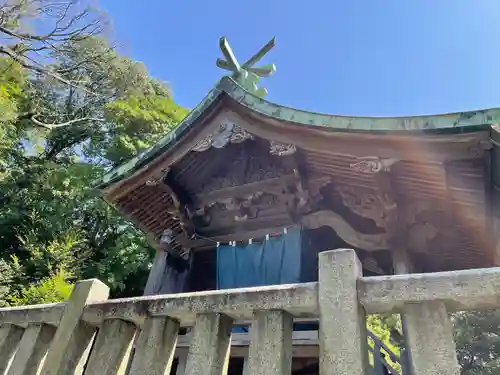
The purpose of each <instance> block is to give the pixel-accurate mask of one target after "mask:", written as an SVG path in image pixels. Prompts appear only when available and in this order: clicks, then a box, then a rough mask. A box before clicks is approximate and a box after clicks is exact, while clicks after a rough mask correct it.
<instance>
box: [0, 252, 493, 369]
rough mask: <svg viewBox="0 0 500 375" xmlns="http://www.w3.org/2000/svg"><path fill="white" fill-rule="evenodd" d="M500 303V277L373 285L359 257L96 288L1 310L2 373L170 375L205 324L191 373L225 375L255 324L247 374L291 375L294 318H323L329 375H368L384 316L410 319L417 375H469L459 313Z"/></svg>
mask: <svg viewBox="0 0 500 375" xmlns="http://www.w3.org/2000/svg"><path fill="white" fill-rule="evenodd" d="M499 295H500V269H495V268H492V269H482V270H471V271H460V272H444V273H434V274H412V275H399V276H383V277H362V274H361V266H360V264H359V262H358V259H357V257H356V254H355V252H354V251H353V250H335V251H328V252H323V253H321V254H320V256H319V281H318V282H314V283H305V284H293V285H280V286H271V287H261V288H249V289H235V290H222V291H211V292H202V293H188V294H175V295H163V296H148V297H139V298H131V299H119V300H107V297H108V288H107V287H106V286H105V285H104V284H102V283H101V282H99V281H97V280H86V281H81V282H78V283H77V284H76V286H75V289H74V291H73V293H72V295H71V297H70V299H69V301H68V302H67V303H58V304H49V305H39V306H26V307H19V308H17V307H16V308H6V309H0V324H1V325H0V374H8V375H13V374H16V375H18V374H19V375H20V374H29V375H31V374H42V375H49V374H50V375H56V374H58V375H67V374H75V373H76V374H82V373H85V374H87V375H96V374H99V375H107V374H125V373H127V372H128V373H130V374H148V375H152V374H162V375H164V374H168V373H169V371H170V368H171V366H172V361H173V358H174V354H175V348H176V343H177V336H178V332H179V328H180V327H193V330H192V333H191V340H190V343H189V350H188V355H187V363H186V368H185V371H186V374H189V375H191V374H193V375H194V374H210V375H218V374H223V373H224V372H225V371H226V370H227V363H228V357H229V351H230V346H231V345H230V341H231V329H232V327H233V325H234V324H235V323H238V324H251V328H250V346H249V350H248V360H247V367H246V371H245V372H246V373H248V374H261V375H266V374H269V375H271V374H273V375H278V374H280V375H289V374H290V373H291V359H292V324H293V321H294V318H295V319H298V318H307V319H309V318H311V319H317V318H319V321H320V331H319V362H320V373H322V374H325V375H326V374H334V375H346V374H349V375H362V374H363V375H364V374H368V373H369V372H368V371H369V369H368V367H369V360H368V353H369V351H368V348H367V334H366V327H365V319H364V318H365V314H375V313H403V314H404V315H405V316H406V323H407V327H406V328H407V329H406V331H407V334H408V337H407V342H408V345H409V348H408V349H409V351H410V352H411V355H410V356H409V357H410V361H411V366H412V373H413V375H430V374H447V375H450V374H459V369H458V364H457V359H456V354H455V344H454V341H453V330H452V325H451V323H450V320H449V317H448V313H449V312H451V311H456V310H465V309H474V310H476V309H483V308H497V307H499V305H500V303H499V302H500V300H499ZM132 346H134V347H135V350H134V355H133V358H131V359H130V357H131V356H130V353H131V348H132Z"/></svg>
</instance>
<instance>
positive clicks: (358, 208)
mask: <svg viewBox="0 0 500 375" xmlns="http://www.w3.org/2000/svg"><path fill="white" fill-rule="evenodd" d="M336 189H337V191H338V192H339V194H340V197H341V198H342V202H343V203H344V205H345V206H346V207H347V208H349V209H350V210H351V211H352V212H354V213H355V214H357V215H359V216H362V217H364V218H367V219H372V220H373V221H374V222H375V224H376V225H377V226H378V227H381V228H385V225H386V219H387V216H386V214H385V209H384V205H383V203H382V200H381V199H380V196H379V195H378V194H377V192H376V191H373V190H369V189H366V188H360V187H353V186H345V185H339V186H337V187H336Z"/></svg>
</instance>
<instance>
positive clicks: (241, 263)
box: [217, 228, 318, 332]
mask: <svg viewBox="0 0 500 375" xmlns="http://www.w3.org/2000/svg"><path fill="white" fill-rule="evenodd" d="M301 253H302V233H301V230H300V228H292V229H288V231H287V233H286V234H282V235H281V236H276V237H271V238H269V240H264V241H263V242H261V243H255V244H236V246H233V245H220V246H219V247H218V248H217V289H231V288H245V287H252V286H262V285H277V284H292V283H299V282H301V281H302V280H301V266H302V264H301V260H302V256H301ZM316 329H318V325H317V324H294V330H296V331H303V330H316ZM233 332H247V328H244V327H242V328H234V329H233Z"/></svg>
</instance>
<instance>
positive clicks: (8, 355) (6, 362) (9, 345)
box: [0, 324, 24, 374]
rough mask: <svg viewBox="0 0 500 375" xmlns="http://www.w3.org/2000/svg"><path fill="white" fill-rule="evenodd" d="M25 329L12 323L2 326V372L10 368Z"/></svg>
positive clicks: (0, 364) (0, 348) (0, 344)
mask: <svg viewBox="0 0 500 375" xmlns="http://www.w3.org/2000/svg"><path fill="white" fill-rule="evenodd" d="M23 332H24V330H23V329H22V328H20V327H16V326H14V325H11V324H2V325H1V326H0V374H3V373H4V372H5V371H6V370H7V368H9V366H10V363H11V360H12V356H13V355H14V352H15V351H16V349H17V346H18V345H19V342H20V341H21V337H22V336H23Z"/></svg>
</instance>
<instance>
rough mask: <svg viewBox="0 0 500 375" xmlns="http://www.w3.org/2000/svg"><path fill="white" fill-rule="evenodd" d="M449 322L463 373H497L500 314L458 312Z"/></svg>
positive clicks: (467, 374)
mask: <svg viewBox="0 0 500 375" xmlns="http://www.w3.org/2000/svg"><path fill="white" fill-rule="evenodd" d="M452 320H453V323H454V326H455V341H456V345H457V356H458V361H459V363H460V366H461V368H462V374H463V375H497V374H500V312H499V311H497V310H489V311H481V312H459V313H456V314H454V315H453V317H452Z"/></svg>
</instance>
